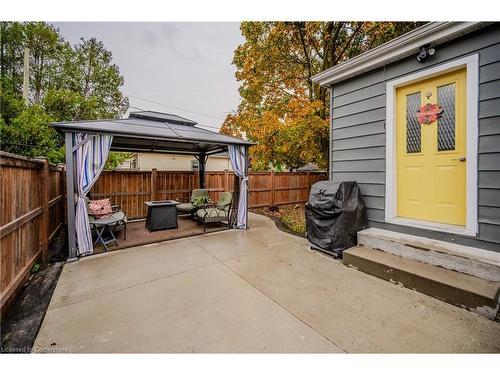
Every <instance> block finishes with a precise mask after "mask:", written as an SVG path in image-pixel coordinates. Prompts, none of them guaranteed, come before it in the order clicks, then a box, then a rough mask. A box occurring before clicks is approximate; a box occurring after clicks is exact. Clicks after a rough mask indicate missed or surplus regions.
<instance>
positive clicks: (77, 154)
mask: <svg viewBox="0 0 500 375" xmlns="http://www.w3.org/2000/svg"><path fill="white" fill-rule="evenodd" d="M112 141H113V136H112V135H106V134H97V135H93V134H87V133H73V147H75V146H76V145H79V147H78V148H77V149H76V150H75V151H74V160H75V167H76V171H75V190H76V191H75V193H76V212H75V226H76V239H77V243H78V254H79V255H80V256H84V255H90V254H92V253H93V251H94V247H93V245H92V233H91V229H90V223H89V217H88V212H87V204H86V203H85V196H86V195H87V193H88V192H89V191H90V189H91V188H92V186H93V185H94V184H95V182H96V181H97V179H98V178H99V175H100V174H101V172H102V170H103V169H104V165H105V164H106V160H107V159H108V155H109V150H110V148H111V142H112Z"/></svg>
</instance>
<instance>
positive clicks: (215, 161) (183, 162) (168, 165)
mask: <svg viewBox="0 0 500 375" xmlns="http://www.w3.org/2000/svg"><path fill="white" fill-rule="evenodd" d="M118 168H119V169H136V170H141V171H150V170H152V169H153V168H156V169H157V170H159V171H160V170H165V171H198V170H199V163H198V160H196V159H195V158H194V157H193V156H191V155H179V154H158V153H146V152H140V153H137V154H134V155H133V156H132V157H131V158H130V159H128V160H126V161H125V162H124V163H123V164H122V165H120V166H119V167H118ZM206 168H207V171H214V172H217V171H224V170H226V169H227V170H230V171H231V170H232V168H231V161H230V160H229V156H228V155H227V153H223V154H220V155H213V156H210V157H209V158H208V160H207V166H206Z"/></svg>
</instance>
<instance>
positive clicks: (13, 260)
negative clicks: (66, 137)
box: [0, 151, 64, 313]
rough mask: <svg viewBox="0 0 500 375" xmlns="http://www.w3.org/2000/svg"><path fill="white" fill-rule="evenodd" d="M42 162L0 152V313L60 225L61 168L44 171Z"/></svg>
mask: <svg viewBox="0 0 500 375" xmlns="http://www.w3.org/2000/svg"><path fill="white" fill-rule="evenodd" d="M45 165H46V162H45V161H44V160H36V159H28V158H24V157H21V156H18V155H13V154H9V153H6V152H1V151H0V167H1V168H0V179H1V181H2V183H1V184H0V185H1V186H0V197H1V199H0V248H1V256H0V263H1V264H0V270H1V275H0V307H1V308H2V313H4V312H5V311H4V310H5V309H4V306H5V305H6V304H7V302H8V301H9V299H11V297H12V296H13V295H14V294H16V292H17V291H18V290H19V288H20V287H21V286H22V285H23V281H24V280H25V279H26V278H27V277H28V276H29V272H30V269H31V267H32V266H33V264H34V263H35V262H36V261H37V260H38V258H39V257H40V256H41V255H42V251H43V250H44V249H46V248H47V245H48V242H49V243H50V241H51V240H53V239H54V237H55V236H56V235H57V233H58V231H59V230H60V229H61V228H62V227H63V220H64V215H63V209H64V199H63V197H64V194H63V190H62V189H61V187H62V186H63V185H62V180H63V168H62V167H58V166H55V165H50V164H49V165H48V170H47V169H45V172H44V166H45ZM44 173H45V174H44ZM44 176H45V177H44ZM47 176H48V177H47ZM45 180H46V181H45ZM44 181H45V182H44ZM44 192H45V194H44ZM47 224H48V225H47Z"/></svg>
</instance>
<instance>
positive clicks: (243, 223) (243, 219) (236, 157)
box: [228, 146, 248, 229]
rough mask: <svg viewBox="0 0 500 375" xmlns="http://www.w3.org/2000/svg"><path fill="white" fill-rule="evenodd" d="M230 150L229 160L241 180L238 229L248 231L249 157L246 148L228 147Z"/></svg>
mask: <svg viewBox="0 0 500 375" xmlns="http://www.w3.org/2000/svg"><path fill="white" fill-rule="evenodd" d="M228 148H229V159H230V160H231V166H232V167H233V171H234V174H235V175H236V176H238V177H239V178H240V197H239V200H238V216H237V224H236V226H237V228H238V229H247V227H248V226H247V224H248V223H247V210H248V204H247V203H248V202H247V190H248V175H246V174H245V173H246V170H247V163H248V160H247V157H246V155H245V147H244V146H228Z"/></svg>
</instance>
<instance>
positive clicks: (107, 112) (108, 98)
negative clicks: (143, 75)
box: [0, 22, 128, 166]
mask: <svg viewBox="0 0 500 375" xmlns="http://www.w3.org/2000/svg"><path fill="white" fill-rule="evenodd" d="M25 47H28V48H29V61H30V87H29V104H28V106H26V104H25V103H24V101H23V99H22V83H23V55H24V48H25ZM122 85H123V76H122V75H120V71H119V68H118V66H117V65H116V64H114V63H113V59H112V54H111V52H110V51H108V50H107V49H106V48H105V46H104V44H103V43H102V42H100V41H98V40H96V39H95V38H91V39H88V40H85V39H83V38H82V39H81V41H80V43H78V44H77V45H75V46H71V45H70V44H69V43H67V42H66V41H64V39H63V37H62V36H61V35H60V33H59V30H58V29H56V28H54V27H53V26H52V25H49V24H46V23H44V22H27V23H18V22H2V23H1V24H0V119H1V121H0V132H1V133H0V134H1V140H2V149H4V150H6V151H9V152H15V153H18V154H21V155H25V156H46V157H48V158H49V160H51V161H53V162H61V161H63V160H64V152H63V150H62V146H63V139H62V137H61V135H60V134H58V133H57V132H55V131H54V130H53V129H52V128H51V127H50V126H49V123H50V122H53V121H76V120H94V119H102V118H115V117H119V116H121V115H122V114H123V113H124V112H125V111H126V109H127V108H128V99H127V98H126V97H124V95H123V94H122V92H121V91H120V87H121V86H122ZM127 156H128V154H123V153H116V154H115V153H113V154H112V156H111V157H110V163H109V165H110V166H112V165H115V164H117V163H118V164H120V163H121V162H122V161H123V159H126V157H127Z"/></svg>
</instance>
